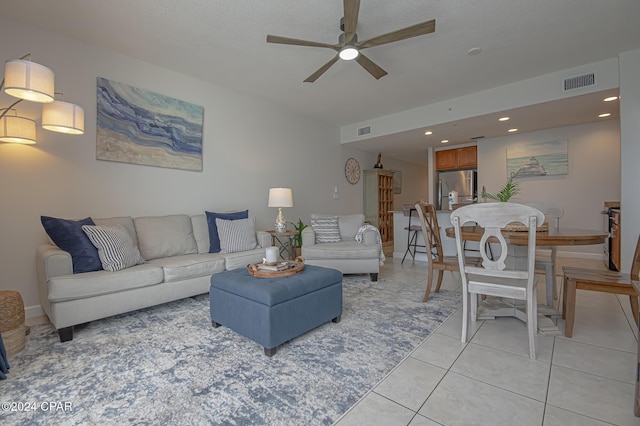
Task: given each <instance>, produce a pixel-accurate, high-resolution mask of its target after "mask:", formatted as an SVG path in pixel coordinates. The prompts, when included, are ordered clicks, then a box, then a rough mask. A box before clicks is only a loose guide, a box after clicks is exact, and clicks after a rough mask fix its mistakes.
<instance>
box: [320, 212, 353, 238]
mask: <svg viewBox="0 0 640 426" xmlns="http://www.w3.org/2000/svg"><path fill="white" fill-rule="evenodd" d="M327 217H336V215H329V214H318V213H313V214H311V219H312V220H313V219H319V218H327ZM337 217H338V228H339V229H340V237H341V238H342V239H343V240H353V239H354V238H355V236H356V233H357V232H358V229H360V227H361V226H362V225H363V224H364V215H363V214H362V213H356V214H348V215H341V216H337Z"/></svg>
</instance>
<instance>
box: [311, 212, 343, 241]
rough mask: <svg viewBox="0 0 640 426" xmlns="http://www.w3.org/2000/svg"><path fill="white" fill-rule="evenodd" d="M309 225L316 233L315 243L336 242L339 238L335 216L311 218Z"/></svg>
mask: <svg viewBox="0 0 640 426" xmlns="http://www.w3.org/2000/svg"><path fill="white" fill-rule="evenodd" d="M311 227H312V228H313V231H314V232H315V233H316V243H337V242H338V241H340V240H341V238H340V229H339V228H338V218H337V217H336V216H332V217H323V218H311Z"/></svg>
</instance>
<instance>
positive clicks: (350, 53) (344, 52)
mask: <svg viewBox="0 0 640 426" xmlns="http://www.w3.org/2000/svg"><path fill="white" fill-rule="evenodd" d="M359 54H360V52H358V49H356V48H355V47H353V46H351V45H347V46H344V47H343V48H342V49H340V53H339V54H338V55H339V56H340V59H343V60H345V61H351V60H353V59H355V58H357V57H358V55H359Z"/></svg>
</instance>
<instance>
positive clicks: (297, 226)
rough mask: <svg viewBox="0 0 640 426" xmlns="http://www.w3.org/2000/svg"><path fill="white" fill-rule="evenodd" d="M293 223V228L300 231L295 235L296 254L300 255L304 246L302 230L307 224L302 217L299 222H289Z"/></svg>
mask: <svg viewBox="0 0 640 426" xmlns="http://www.w3.org/2000/svg"><path fill="white" fill-rule="evenodd" d="M289 223H290V224H291V225H293V229H295V230H296V231H298V234H297V235H296V236H295V241H296V256H300V252H301V247H302V230H303V229H304V228H306V227H307V225H305V224H304V222H303V221H302V219H298V222H297V223H296V222H289Z"/></svg>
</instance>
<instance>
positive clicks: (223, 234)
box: [216, 216, 258, 254]
mask: <svg viewBox="0 0 640 426" xmlns="http://www.w3.org/2000/svg"><path fill="white" fill-rule="evenodd" d="M216 226H217V227H218V236H219V237H220V254H226V253H237V252H240V251H247V250H253V249H254V248H256V247H257V246H258V243H257V242H256V218H255V217H253V216H251V217H249V218H247V219H236V220H224V219H216Z"/></svg>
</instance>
